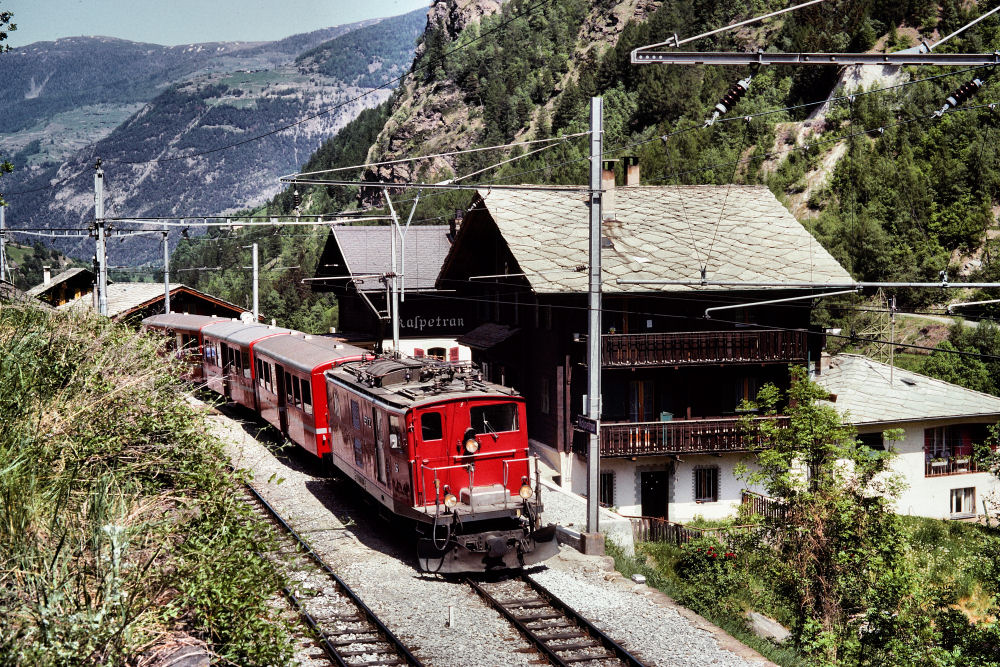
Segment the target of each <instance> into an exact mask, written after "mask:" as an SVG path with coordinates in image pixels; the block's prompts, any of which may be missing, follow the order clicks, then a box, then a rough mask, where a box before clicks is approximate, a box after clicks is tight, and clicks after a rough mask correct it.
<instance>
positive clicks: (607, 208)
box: [601, 160, 617, 220]
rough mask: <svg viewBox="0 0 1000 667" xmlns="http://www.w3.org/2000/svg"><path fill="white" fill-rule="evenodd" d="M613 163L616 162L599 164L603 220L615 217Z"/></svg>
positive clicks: (606, 161)
mask: <svg viewBox="0 0 1000 667" xmlns="http://www.w3.org/2000/svg"><path fill="white" fill-rule="evenodd" d="M615 162H617V160H604V161H603V162H601V189H602V190H604V195H603V197H604V201H603V209H604V210H603V215H604V219H605V220H607V219H608V218H614V217H615V214H614V211H615Z"/></svg>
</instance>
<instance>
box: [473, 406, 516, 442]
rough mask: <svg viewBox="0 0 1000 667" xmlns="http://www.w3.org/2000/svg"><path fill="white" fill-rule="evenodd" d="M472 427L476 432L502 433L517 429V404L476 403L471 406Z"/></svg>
mask: <svg viewBox="0 0 1000 667" xmlns="http://www.w3.org/2000/svg"><path fill="white" fill-rule="evenodd" d="M469 417H470V420H471V422H472V428H473V429H474V430H475V431H476V433H478V434H480V435H482V434H484V433H502V432H504V431H516V430H517V428H518V427H517V423H518V422H517V404H516V403H501V404H499V405H474V406H472V407H471V408H469Z"/></svg>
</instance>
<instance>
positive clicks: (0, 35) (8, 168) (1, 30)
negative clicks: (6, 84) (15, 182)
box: [0, 11, 17, 206]
mask: <svg viewBox="0 0 1000 667" xmlns="http://www.w3.org/2000/svg"><path fill="white" fill-rule="evenodd" d="M12 18H14V12H11V11H0V53H4V52H6V51H9V50H10V46H9V45H7V44H4V42H6V41H7V34H8V33H10V32H14V31H15V30H17V25H16V24H14V23H11V22H10V20H11V19H12ZM12 171H14V165H12V164H11V163H10V162H9V161H8V160H7V159H6V158H5V157H4V156H3V155H0V176H2V175H3V174H9V173H10V172H12ZM0 206H6V202H4V200H3V193H2V192H0Z"/></svg>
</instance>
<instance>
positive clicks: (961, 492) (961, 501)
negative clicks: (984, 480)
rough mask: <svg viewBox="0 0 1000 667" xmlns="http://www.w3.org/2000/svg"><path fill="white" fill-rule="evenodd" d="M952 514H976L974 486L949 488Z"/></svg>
mask: <svg viewBox="0 0 1000 667" xmlns="http://www.w3.org/2000/svg"><path fill="white" fill-rule="evenodd" d="M951 514H952V516H974V515H975V514H976V487H974V486H970V487H967V488H964V489H952V490H951Z"/></svg>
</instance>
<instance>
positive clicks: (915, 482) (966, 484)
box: [813, 354, 1000, 519]
mask: <svg viewBox="0 0 1000 667" xmlns="http://www.w3.org/2000/svg"><path fill="white" fill-rule="evenodd" d="M813 380H814V381H815V382H817V383H818V384H820V385H821V386H823V387H824V388H825V389H827V390H828V391H829V392H830V394H831V399H832V402H833V405H834V406H835V407H836V408H837V410H838V411H839V412H840V413H841V414H843V415H844V416H845V418H846V421H847V422H848V423H850V424H853V425H854V426H855V428H857V430H858V434H859V436H860V438H861V440H862V442H864V443H866V444H868V445H869V446H871V447H873V448H879V449H881V448H884V447H885V446H886V443H884V442H883V437H882V433H883V432H884V431H886V430H888V429H896V428H901V429H903V439H902V440H900V441H896V442H893V443H888V444H889V446H891V447H892V449H893V450H894V451H896V452H897V454H898V456H897V457H896V458H895V459H894V460H893V463H892V467H893V470H895V471H896V472H898V473H899V474H900V475H902V477H903V479H904V480H905V482H906V485H907V486H906V489H905V490H904V491H903V493H902V495H901V496H900V498H899V500H898V502H897V511H898V512H899V513H901V514H911V515H915V516H924V517H931V518H938V519H949V518H951V519H960V518H970V517H973V516H976V515H977V514H978V515H982V514H984V513H986V512H987V510H988V512H989V513H990V514H994V513H996V512H997V511H998V510H1000V506H998V505H997V502H998V501H1000V479H998V478H997V477H996V476H995V475H993V474H991V473H990V472H989V471H985V470H980V466H979V465H978V464H977V462H976V458H975V456H974V454H975V445H977V444H979V445H981V444H982V443H983V441H984V438H985V436H986V431H987V427H988V426H989V425H991V424H995V423H997V422H998V421H1000V398H998V397H996V396H992V395H989V394H983V393H981V392H978V391H972V390H970V389H965V388H963V387H959V386H957V385H954V384H950V383H948V382H943V381H941V380H935V379H933V378H930V377H927V376H925V375H920V374H918V373H912V372H910V371H905V370H902V369H900V368H890V367H889V366H888V365H886V364H882V363H879V362H877V361H874V360H872V359H869V358H867V357H864V356H860V355H856V354H840V355H836V356H835V357H832V358H824V363H823V365H822V368H821V370H820V373H819V374H817V375H815V376H814V377H813ZM984 503H985V507H984Z"/></svg>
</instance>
